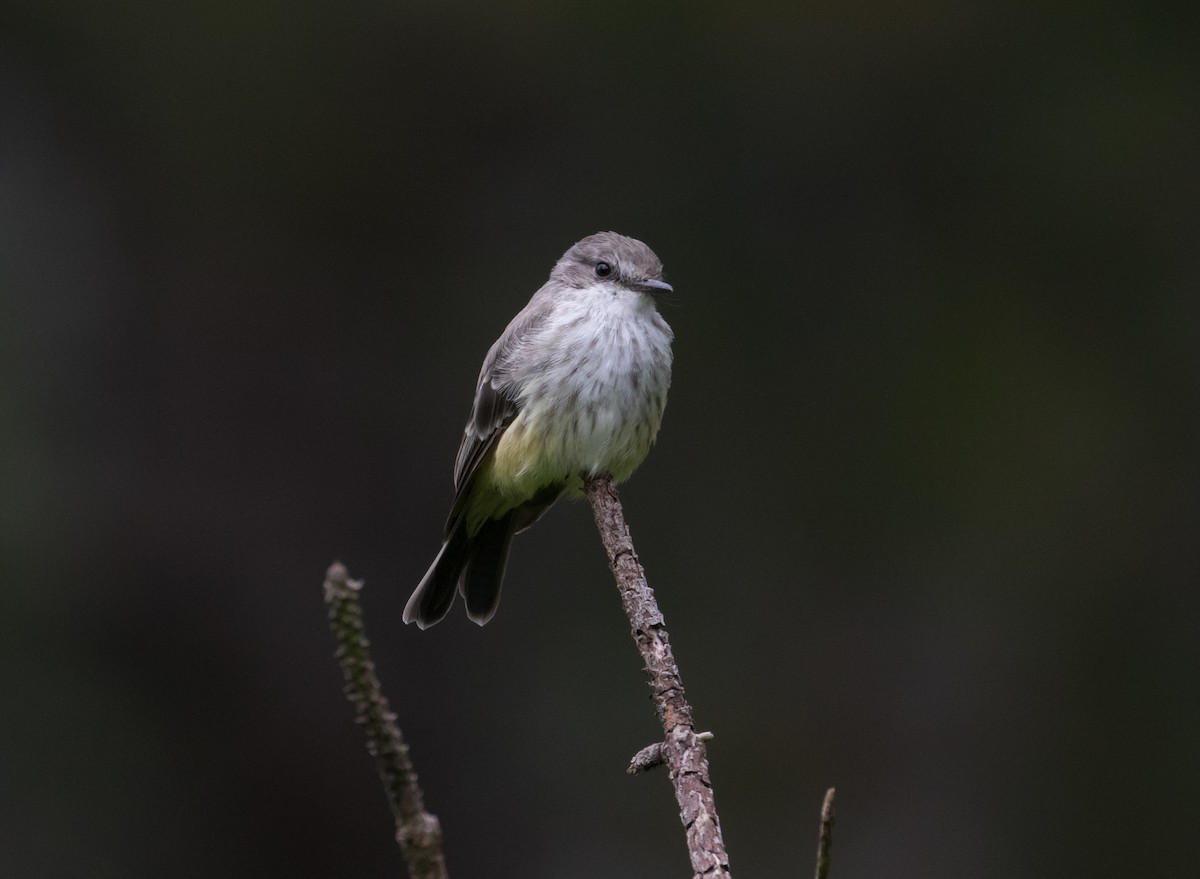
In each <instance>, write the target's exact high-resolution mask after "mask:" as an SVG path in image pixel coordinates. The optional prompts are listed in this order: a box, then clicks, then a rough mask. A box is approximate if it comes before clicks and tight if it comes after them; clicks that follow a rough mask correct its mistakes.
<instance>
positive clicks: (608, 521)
mask: <svg viewBox="0 0 1200 879" xmlns="http://www.w3.org/2000/svg"><path fill="white" fill-rule="evenodd" d="M585 491H586V493H587V499H588V502H589V503H590V504H591V505H592V512H593V513H594V514H595V517H596V527H597V528H599V530H600V539H601V540H602V541H603V542H604V549H605V551H606V552H607V554H608V563H609V567H611V568H612V572H613V576H614V577H615V578H616V581H617V589H619V590H620V592H621V606H622V607H624V608H625V614H626V616H628V617H629V625H630V627H631V629H632V634H633V640H634V641H635V642H636V643H637V646H638V650H639V651H641V654H642V659H643V660H644V661H645V663H646V675H647V677H648V678H649V683H650V690H651V693H652V694H653V699H654V705H655V707H656V708H657V709H658V716H659V719H660V720H661V721H662V726H663V732H664V733H665V736H666V737H665V739H664V740H663V743H662V756H663V757H664V758H665V760H666V763H667V766H668V767H669V769H670V776H671V781H672V783H673V784H674V786H675V799H676V800H677V801H678V802H679V817H680V820H681V821H682V822H683V827H684V830H685V832H686V833H687V844H688V853H689V854H690V855H691V859H692V873H693V875H694V877H695V879H728V877H730V872H729V856H728V855H727V854H726V853H725V842H724V841H723V840H722V838H721V825H720V822H719V821H718V819H717V810H716V806H715V805H714V803H713V791H712V785H711V783H710V782H709V778H708V759H707V757H706V756H705V751H704V743H703V742H702V741H700V739H699V737H698V736H697V734H696V731H695V728H694V726H693V725H692V709H691V706H690V705H688V702H687V699H685V698H684V695H683V683H682V682H681V681H680V678H679V668H678V666H676V665H675V658H674V656H673V655H672V654H671V645H670V644H669V643H668V641H667V629H666V625H665V623H664V622H663V616H662V614H661V613H660V612H659V609H658V602H656V601H655V599H654V592H653V591H652V590H651V589H650V586H649V584H647V582H646V572H645V571H643V570H642V565H641V563H640V562H639V561H638V557H637V553H636V552H635V551H634V548H633V539H632V538H631V537H630V535H629V527H628V526H627V525H626V524H625V515H624V512H623V511H622V509H621V499H620V497H619V496H618V495H617V489H616V486H614V485H613V482H612V479H611V478H610V477H608V476H599V477H596V478H595V479H591V480H589V481H588V482H587V484H586V486H585Z"/></svg>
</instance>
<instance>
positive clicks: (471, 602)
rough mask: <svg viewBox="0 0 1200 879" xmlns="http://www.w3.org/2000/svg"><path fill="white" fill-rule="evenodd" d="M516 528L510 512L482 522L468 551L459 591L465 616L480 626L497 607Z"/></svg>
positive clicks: (514, 517)
mask: <svg viewBox="0 0 1200 879" xmlns="http://www.w3.org/2000/svg"><path fill="white" fill-rule="evenodd" d="M515 525H516V516H515V514H514V512H510V513H508V514H507V515H505V516H503V517H502V518H499V519H489V520H488V521H486V522H484V523H483V527H482V528H480V529H479V532H478V533H477V534H476V535H475V536H474V537H472V538H471V550H470V552H469V554H468V559H467V564H466V567H465V568H464V569H463V572H462V577H461V578H460V579H459V584H458V588H459V591H460V592H462V595H463V598H464V599H466V602H467V616H468V617H470V618H471V619H472V620H474V621H475V622H477V623H479V625H481V626H482V625H483V624H484V623H486V622H487V621H488V620H490V619H491V618H492V615H493V614H495V613H496V606H497V605H498V604H499V603H500V587H501V585H502V584H503V583H504V567H505V565H506V564H507V563H508V548H509V546H510V545H511V544H512V539H513V534H514V533H515V531H516V529H515Z"/></svg>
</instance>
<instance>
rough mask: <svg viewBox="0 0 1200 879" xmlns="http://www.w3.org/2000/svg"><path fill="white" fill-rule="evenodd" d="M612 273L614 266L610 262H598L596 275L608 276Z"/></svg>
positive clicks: (599, 276) (600, 276) (598, 276)
mask: <svg viewBox="0 0 1200 879" xmlns="http://www.w3.org/2000/svg"><path fill="white" fill-rule="evenodd" d="M611 274H612V266H610V265H609V264H608V263H606V262H598V263H596V277H597V278H607V277H608V276H609V275H611Z"/></svg>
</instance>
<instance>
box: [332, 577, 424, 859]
mask: <svg viewBox="0 0 1200 879" xmlns="http://www.w3.org/2000/svg"><path fill="white" fill-rule="evenodd" d="M361 589H362V581H361V580H351V579H350V576H349V573H348V572H347V571H346V568H345V566H343V565H342V564H341V563H339V562H334V563H333V564H332V565H331V566H330V567H329V571H328V572H327V573H326V574H325V603H326V604H327V605H329V624H330V627H331V628H332V629H333V634H334V637H335V638H336V639H337V643H338V648H337V654H336V655H337V659H338V663H339V664H340V665H341V667H342V673H343V674H344V675H345V678H346V698H347V699H349V700H350V701H351V702H352V703H353V705H354V713H355V717H354V720H355V723H357V724H359V726H361V727H362V728H363V730H364V731H365V732H366V734H367V751H368V752H370V754H371V756H372V757H374V758H375V767H376V769H378V771H379V778H380V779H381V780H382V781H383V789H384V791H385V792H386V793H387V798H388V804H389V805H390V806H391V807H392V818H393V819H394V821H395V823H396V842H397V843H398V844H399V846H400V851H401V853H402V854H403V856H404V862H405V864H407V865H408V872H409V875H410V876H411V877H412V879H447V874H446V859H445V857H444V856H443V854H442V829H441V826H440V825H439V823H438V819H437V817H436V816H434V815H431V814H429V813H428V812H426V811H425V800H424V797H423V796H422V794H421V788H420V786H419V785H418V784H417V773H416V771H415V770H414V769H413V765H412V760H411V759H409V756H408V746H407V745H406V744H404V739H403V738H402V737H401V735H400V728H399V727H398V726H396V715H395V714H393V713H392V712H391V710H390V709H389V708H388V702H387V699H386V698H385V697H384V695H383V691H382V690H381V689H380V686H379V679H378V678H377V677H376V676H375V664H374V663H373V662H372V661H371V657H370V654H369V653H368V648H369V647H370V642H369V641H367V637H366V634H365V633H364V631H363V622H362V607H361V606H360V605H359V603H358V594H359V592H360V591H361Z"/></svg>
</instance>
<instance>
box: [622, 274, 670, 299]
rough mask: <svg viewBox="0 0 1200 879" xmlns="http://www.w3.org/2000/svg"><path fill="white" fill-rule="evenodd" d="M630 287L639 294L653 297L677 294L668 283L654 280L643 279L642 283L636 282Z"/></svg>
mask: <svg viewBox="0 0 1200 879" xmlns="http://www.w3.org/2000/svg"><path fill="white" fill-rule="evenodd" d="M629 286H631V287H633V289H634V290H637V291H638V292H639V293H649V294H650V295H651V296H653V295H654V294H655V293H674V292H675V288H674V287H672V286H671V285H670V284H668V283H667V282H666V281H656V280H655V279H654V278H642V279H641V280H640V281H634V282H633V283H632V284H630V285H629Z"/></svg>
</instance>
